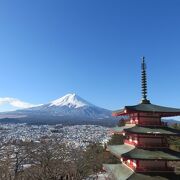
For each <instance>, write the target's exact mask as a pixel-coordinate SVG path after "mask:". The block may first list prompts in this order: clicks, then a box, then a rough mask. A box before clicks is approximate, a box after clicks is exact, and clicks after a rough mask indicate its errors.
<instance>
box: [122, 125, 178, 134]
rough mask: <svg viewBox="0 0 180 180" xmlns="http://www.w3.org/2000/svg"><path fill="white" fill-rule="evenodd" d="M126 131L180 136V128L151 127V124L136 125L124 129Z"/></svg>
mask: <svg viewBox="0 0 180 180" xmlns="http://www.w3.org/2000/svg"><path fill="white" fill-rule="evenodd" d="M124 131H125V132H129V133H135V134H150V135H158V134H161V135H171V136H180V130H177V129H173V128H170V127H160V126H159V127H155V126H153V127H151V126H148V127H147V126H134V127H132V128H128V129H124Z"/></svg>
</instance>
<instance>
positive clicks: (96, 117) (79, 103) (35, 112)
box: [0, 94, 117, 125]
mask: <svg viewBox="0 0 180 180" xmlns="http://www.w3.org/2000/svg"><path fill="white" fill-rule="evenodd" d="M111 113H112V112H111V111H110V110H107V109H104V108H100V107H98V106H95V105H93V104H91V103H89V102H88V101H86V100H84V99H83V98H81V97H79V96H78V95H76V94H67V95H65V96H63V97H61V98H59V99H57V100H54V101H52V102H50V103H48V104H43V105H38V106H34V107H29V108H25V109H20V110H16V111H10V112H2V113H0V122H26V123H36V124H37V123H48V124H51V123H62V124H104V125H111V124H115V122H116V123H117V121H116V120H115V118H113V117H112V116H111Z"/></svg>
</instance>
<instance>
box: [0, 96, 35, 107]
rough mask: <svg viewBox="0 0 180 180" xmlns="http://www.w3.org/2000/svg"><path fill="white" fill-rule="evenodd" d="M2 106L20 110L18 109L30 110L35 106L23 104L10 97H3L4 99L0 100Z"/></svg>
mask: <svg viewBox="0 0 180 180" xmlns="http://www.w3.org/2000/svg"><path fill="white" fill-rule="evenodd" d="M4 104H10V105H12V106H14V107H16V108H20V109H24V108H31V107H34V106H37V105H34V104H30V103H27V102H23V101H21V100H19V99H16V98H10V97H4V98H0V106H1V105H4Z"/></svg>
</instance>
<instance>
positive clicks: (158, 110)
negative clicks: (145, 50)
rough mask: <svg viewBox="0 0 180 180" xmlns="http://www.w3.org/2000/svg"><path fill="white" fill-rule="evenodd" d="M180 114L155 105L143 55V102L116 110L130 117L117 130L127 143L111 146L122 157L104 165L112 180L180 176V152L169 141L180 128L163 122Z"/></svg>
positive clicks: (109, 149)
mask: <svg viewBox="0 0 180 180" xmlns="http://www.w3.org/2000/svg"><path fill="white" fill-rule="evenodd" d="M179 115H180V109H175V108H169V107H163V106H158V105H155V104H151V102H150V101H149V100H148V99H147V79H146V64H145V60H144V57H143V59H142V101H141V103H140V104H137V105H134V106H125V107H124V108H123V109H120V110H117V111H114V112H113V116H118V117H119V116H120V117H123V118H124V117H126V120H125V126H123V127H116V128H115V129H114V133H118V134H120V133H122V134H123V136H124V144H123V145H111V146H108V147H107V150H108V151H110V153H112V154H113V155H114V156H116V157H117V158H119V159H120V163H119V164H104V170H105V171H106V172H107V173H108V174H109V179H112V180H125V179H138V180H140V179H142V180H146V179H147V180H148V179H159V180H160V179H167V178H165V177H169V178H168V179H180V177H179V176H178V175H175V173H174V167H173V166H172V165H171V164H173V162H175V161H176V162H177V161H179V162H180V153H179V152H176V151H173V150H171V149H169V144H168V141H167V137H169V136H177V137H178V136H180V131H178V130H175V129H172V128H170V127H168V126H167V124H166V123H164V122H162V121H161V118H163V117H172V116H179ZM161 175H163V176H164V177H163V176H162V177H161ZM157 176H159V177H158V178H157Z"/></svg>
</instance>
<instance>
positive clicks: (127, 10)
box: [0, 0, 180, 109]
mask: <svg viewBox="0 0 180 180" xmlns="http://www.w3.org/2000/svg"><path fill="white" fill-rule="evenodd" d="M179 8H180V1H179V0H173V1H172V0H158V1H157V0H151V1H144V0H136V1H133V0H113V1H110V0H76V1H74V0H31V1H28V0H27V1H25V0H16V1H14V0H0V84H1V86H0V97H14V98H18V99H21V100H23V101H26V102H29V103H32V104H39V103H47V102H49V101H52V100H54V99H56V98H58V97H61V96H63V95H65V94H67V93H70V92H75V93H77V94H78V95H79V96H81V97H83V98H84V99H86V100H88V101H90V102H92V103H94V104H96V105H98V106H101V107H104V108H109V109H117V108H120V107H122V106H124V105H131V104H136V103H138V102H139V101H140V99H141V94H140V93H141V91H140V74H141V72H140V58H141V57H142V56H145V57H146V62H147V66H148V72H147V73H148V96H149V98H150V99H151V102H153V103H156V104H161V105H166V106H173V107H180V95H179V92H180V83H179V79H180V21H179V19H180V11H179Z"/></svg>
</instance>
